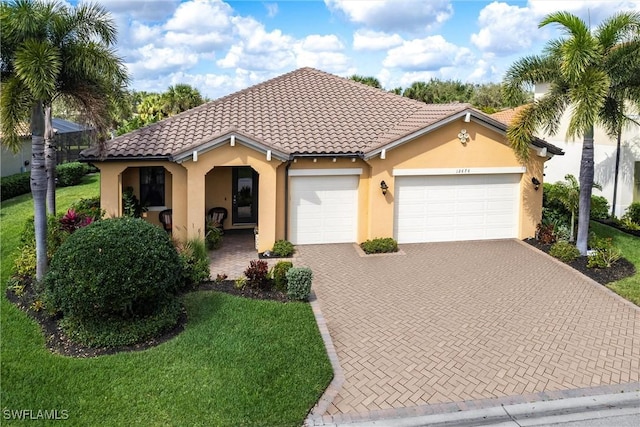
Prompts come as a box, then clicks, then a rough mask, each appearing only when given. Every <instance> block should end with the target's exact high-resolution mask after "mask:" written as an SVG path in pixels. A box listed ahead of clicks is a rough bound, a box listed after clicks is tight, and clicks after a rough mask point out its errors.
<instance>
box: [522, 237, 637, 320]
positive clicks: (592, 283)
mask: <svg viewBox="0 0 640 427" xmlns="http://www.w3.org/2000/svg"><path fill="white" fill-rule="evenodd" d="M514 240H515V241H516V242H518V243H520V244H521V245H523V246H525V247H528V248H530V249H532V250H534V251H536V252H538V253H541V254H542V255H544V256H546V257H547V258H549V259H551V260H553V262H555V263H556V264H558V265H560V266H562V267H563V268H564V269H566V270H569V271H572V272H573V273H575V274H579V275H580V276H581V277H583V278H584V279H585V281H586V282H588V283H590V284H591V285H592V286H596V287H598V288H599V289H602V290H604V291H605V292H606V293H608V294H609V295H611V296H612V297H613V298H614V299H617V300H618V301H619V302H621V303H623V304H626V305H628V306H629V307H633V308H634V309H635V310H636V311H640V307H639V306H637V305H635V304H634V303H632V302H631V301H629V300H628V299H625V298H623V297H621V296H620V295H618V294H617V293H615V292H613V291H612V290H611V289H609V288H607V287H606V286H605V285H602V284H600V283H598V282H596V281H595V280H593V279H592V278H591V277H589V276H587V275H586V274H583V273H582V272H580V271H578V270H576V269H575V268H573V267H571V266H570V265H567V264H565V263H564V262H562V261H560V260H559V259H557V258H555V257H552V256H551V255H549V254H548V253H546V252H545V251H541V250H540V249H538V248H536V247H535V246H532V245H530V244H528V243H526V242H523V241H522V240H519V239H514Z"/></svg>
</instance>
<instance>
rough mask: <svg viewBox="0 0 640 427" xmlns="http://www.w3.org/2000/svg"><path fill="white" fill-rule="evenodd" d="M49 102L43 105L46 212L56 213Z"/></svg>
mask: <svg viewBox="0 0 640 427" xmlns="http://www.w3.org/2000/svg"><path fill="white" fill-rule="evenodd" d="M52 119H53V118H52V117H51V103H46V104H45V105H44V150H45V151H44V155H45V157H44V162H45V168H46V170H47V213H48V214H49V215H55V214H56V163H57V158H56V145H55V141H54V139H53V138H54V134H53V120H52Z"/></svg>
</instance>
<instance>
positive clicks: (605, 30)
mask: <svg viewBox="0 0 640 427" xmlns="http://www.w3.org/2000/svg"><path fill="white" fill-rule="evenodd" d="M550 24H557V25H559V26H560V27H561V29H562V30H563V31H564V33H565V37H564V38H560V39H557V40H553V41H550V42H549V43H548V44H547V46H546V49H545V51H544V54H542V55H540V56H529V57H525V58H522V59H520V60H518V61H516V62H515V63H514V64H513V65H512V66H511V67H510V68H509V70H508V71H507V75H506V77H505V84H506V86H505V89H506V91H507V94H508V95H515V94H516V92H517V91H518V90H521V89H522V88H523V87H526V86H530V85H534V84H536V83H543V82H546V83H549V85H550V86H549V91H548V92H547V93H546V94H545V96H544V97H542V98H540V99H538V100H536V101H535V102H533V103H531V104H529V105H528V106H527V107H525V108H524V109H523V110H522V112H521V113H520V114H519V115H518V116H517V117H516V118H515V120H514V121H513V122H512V123H511V125H510V127H509V129H508V131H507V136H508V138H509V140H510V142H511V144H512V147H513V148H514V150H515V151H516V153H517V154H518V156H519V157H520V158H521V159H522V160H523V161H524V160H526V159H527V158H528V156H529V143H530V142H531V141H532V139H533V137H534V134H535V133H536V131H539V130H543V131H544V132H545V133H547V134H550V135H554V134H556V133H557V131H558V128H559V124H560V120H561V118H562V115H563V113H564V112H565V111H566V110H569V111H570V114H571V116H570V117H571V118H570V122H569V128H568V131H567V137H568V138H572V137H582V138H583V145H582V159H581V162H580V176H579V180H580V203H579V209H578V237H577V242H576V246H577V247H578V249H579V250H580V253H581V254H582V255H586V253H587V237H588V234H589V214H590V211H591V191H592V187H593V175H594V161H593V159H594V154H593V150H594V146H593V134H594V126H595V125H601V126H603V127H604V129H605V130H606V131H607V132H608V133H609V134H610V135H615V134H616V132H617V131H618V130H619V128H620V126H621V124H622V123H625V122H627V121H629V120H630V119H629V118H628V117H627V116H626V115H625V111H626V109H625V108H624V107H625V104H627V103H628V104H631V105H634V106H635V107H638V106H640V14H638V13H633V12H629V13H619V14H616V15H614V16H612V17H610V18H608V19H607V20H605V21H604V22H603V23H602V24H600V26H598V28H596V29H595V31H593V32H592V31H591V30H590V29H589V27H588V26H587V24H585V22H584V21H582V20H581V19H580V18H578V17H577V16H575V15H572V14H570V13H567V12H557V13H553V14H550V15H548V16H547V17H546V18H545V19H543V20H542V22H540V24H539V27H544V26H547V25H550Z"/></svg>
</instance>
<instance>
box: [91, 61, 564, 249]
mask: <svg viewBox="0 0 640 427" xmlns="http://www.w3.org/2000/svg"><path fill="white" fill-rule="evenodd" d="M505 130H506V125H505V124H504V123H502V122H499V121H497V120H495V119H492V118H491V117H489V116H487V115H485V114H483V113H482V112H480V111H477V110H475V109H473V108H472V107H471V106H470V105H468V104H459V103H456V104H440V105H435V104H432V105H429V104H425V103H422V102H418V101H414V100H411V99H408V98H404V97H402V96H398V95H394V94H391V93H388V92H385V91H382V90H379V89H375V88H372V87H369V86H366V85H363V84H360V83H357V82H354V81H352V80H349V79H345V78H341V77H337V76H334V75H331V74H327V73H325V72H321V71H318V70H315V69H311V68H302V69H299V70H296V71H293V72H291V73H288V74H285V75H282V76H280V77H277V78H275V79H272V80H269V81H266V82H264V83H261V84H258V85H256V86H252V87H250V88H248V89H245V90H242V91H240V92H237V93H234V94H231V95H228V96H225V97H223V98H220V99H218V100H215V101H212V102H209V103H207V104H204V105H201V106H199V107H196V108H194V109H192V110H189V111H186V112H184V113H182V114H179V115H176V116H173V117H171V118H168V119H166V120H163V121H160V122H158V123H155V124H153V125H150V126H148V127H145V128H142V129H138V130H136V131H133V132H131V133H129V134H126V135H122V136H120V137H118V138H115V139H112V140H110V141H107V143H106V145H105V146H104V147H103V149H102V151H100V150H99V149H98V147H93V148H91V149H88V150H85V151H83V152H82V153H81V159H82V160H83V161H87V162H91V163H93V164H94V165H95V166H97V167H98V168H99V169H100V171H101V183H100V185H101V190H100V191H101V202H102V208H103V209H105V210H106V212H107V215H109V216H119V215H121V213H122V192H123V190H124V189H125V188H127V187H132V188H133V189H134V193H135V194H136V196H137V197H138V198H139V199H140V200H141V202H142V203H143V204H147V205H149V212H148V213H147V218H148V220H149V221H152V222H155V223H157V222H158V212H159V211H160V210H163V209H166V208H171V209H172V211H173V221H172V222H173V234H174V236H175V237H178V238H180V239H183V238H185V237H187V236H197V235H200V236H201V235H202V234H203V229H204V225H205V215H206V212H207V211H208V210H209V209H211V208H212V207H217V206H221V207H225V208H227V209H228V210H229V212H230V215H229V216H230V218H229V219H228V220H227V223H226V224H225V227H226V228H248V227H251V228H252V227H254V226H257V227H258V230H259V247H258V250H259V251H260V252H262V251H264V250H267V249H270V248H271V246H272V245H273V243H274V241H276V240H278V239H288V240H290V241H291V242H292V243H294V244H313V243H338V242H362V241H364V240H366V239H371V238H375V237H391V236H393V237H395V238H396V239H397V240H398V241H399V242H400V243H411V242H432V241H454V240H475V239H496V238H526V237H530V236H533V235H534V233H535V228H536V225H537V224H538V222H539V221H540V219H541V210H542V191H539V190H538V186H539V182H540V181H542V178H543V177H542V171H543V167H544V162H545V161H547V160H548V159H549V158H550V157H552V156H553V155H554V154H562V151H561V150H560V149H558V148H557V147H555V146H553V145H550V144H547V143H546V142H544V141H542V140H539V139H536V140H535V141H534V142H533V145H532V147H531V150H532V156H531V160H530V161H529V162H528V163H527V164H526V165H523V164H521V163H520V162H519V161H518V160H517V158H516V156H515V154H514V152H513V151H512V149H511V148H510V146H509V144H508V142H507V140H506V137H505ZM535 183H538V184H535ZM152 199H155V200H153V201H152Z"/></svg>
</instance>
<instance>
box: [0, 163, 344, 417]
mask: <svg viewBox="0 0 640 427" xmlns="http://www.w3.org/2000/svg"><path fill="white" fill-rule="evenodd" d="M98 191H99V177H98V176H97V175H95V176H89V177H86V178H85V179H84V181H83V183H82V184H81V185H79V186H76V187H68V188H62V189H59V190H58V206H59V210H60V211H62V210H64V209H66V208H67V207H68V206H69V205H70V204H71V203H72V202H73V201H75V200H77V199H79V198H82V197H91V196H96V195H97V194H98ZM31 214H32V202H31V198H30V195H25V196H20V197H17V198H16V199H12V200H8V201H6V202H3V203H2V207H1V208H0V216H1V217H2V228H1V229H0V244H1V246H0V248H1V250H2V272H1V275H0V280H1V281H2V284H1V286H0V289H1V291H2V293H1V296H0V311H1V313H0V321H1V340H2V343H1V349H0V364H1V366H0V378H1V384H0V385H1V387H0V393H1V403H0V406H2V410H3V414H2V416H3V419H4V415H5V414H6V412H5V410H9V411H11V410H21V409H26V410H31V411H32V414H33V415H35V414H37V412H38V410H42V411H44V410H47V411H52V410H58V415H60V413H61V411H65V412H64V414H67V416H68V421H67V422H68V423H69V424H70V425H107V426H108V425H113V426H120V425H131V426H134V425H143V426H153V425H163V426H164V425H177V426H183V425H207V426H208V425H212V426H213V425H215V426H259V425H264V426H285V425H287V426H288V425H291V426H294V425H300V424H301V423H302V421H303V420H304V418H305V416H306V414H307V411H308V410H309V409H310V408H311V407H312V406H313V404H314V403H315V402H316V400H317V399H318V397H319V396H320V395H321V394H322V392H323V391H324V389H325V387H326V386H327V385H328V383H329V381H330V380H331V377H332V371H331V365H330V363H329V361H328V358H327V356H326V353H325V350H324V345H323V343H322V339H321V337H320V334H319V332H318V329H317V326H316V324H315V320H314V317H313V313H312V311H311V308H310V306H309V305H308V304H304V303H287V304H282V303H279V302H273V301H259V300H250V299H244V298H239V297H234V296H230V295H226V294H222V293H217V292H211V291H206V292H205V291H200V292H193V293H190V294H187V295H185V296H184V297H183V301H184V304H185V307H186V309H187V313H188V318H189V320H188V323H187V325H186V328H185V330H184V331H183V332H182V333H181V334H180V335H178V336H177V337H175V338H174V339H172V340H170V341H168V342H165V343H164V344H161V345H159V346H157V347H154V348H151V349H148V350H145V351H140V352H131V353H119V354H116V355H112V356H100V357H95V358H87V359H77V358H70V357H63V356H59V355H55V354H52V353H50V352H49V351H48V350H47V349H46V346H45V339H44V337H43V336H42V333H41V332H40V329H39V327H38V325H37V324H36V323H35V322H34V321H33V320H32V319H30V318H29V317H28V316H27V315H26V314H25V313H23V312H22V311H20V310H18V309H17V308H16V307H15V306H13V305H12V304H11V303H10V302H9V301H8V300H7V298H6V296H5V291H6V281H7V279H8V277H9V275H10V272H11V271H10V269H11V266H12V259H13V257H14V256H15V253H14V252H15V248H16V247H17V245H18V239H19V234H20V232H21V231H22V228H23V226H24V221H25V219H26V218H27V217H28V216H29V215H31ZM27 422H30V421H27ZM50 423H51V424H53V423H55V421H53V422H50Z"/></svg>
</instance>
